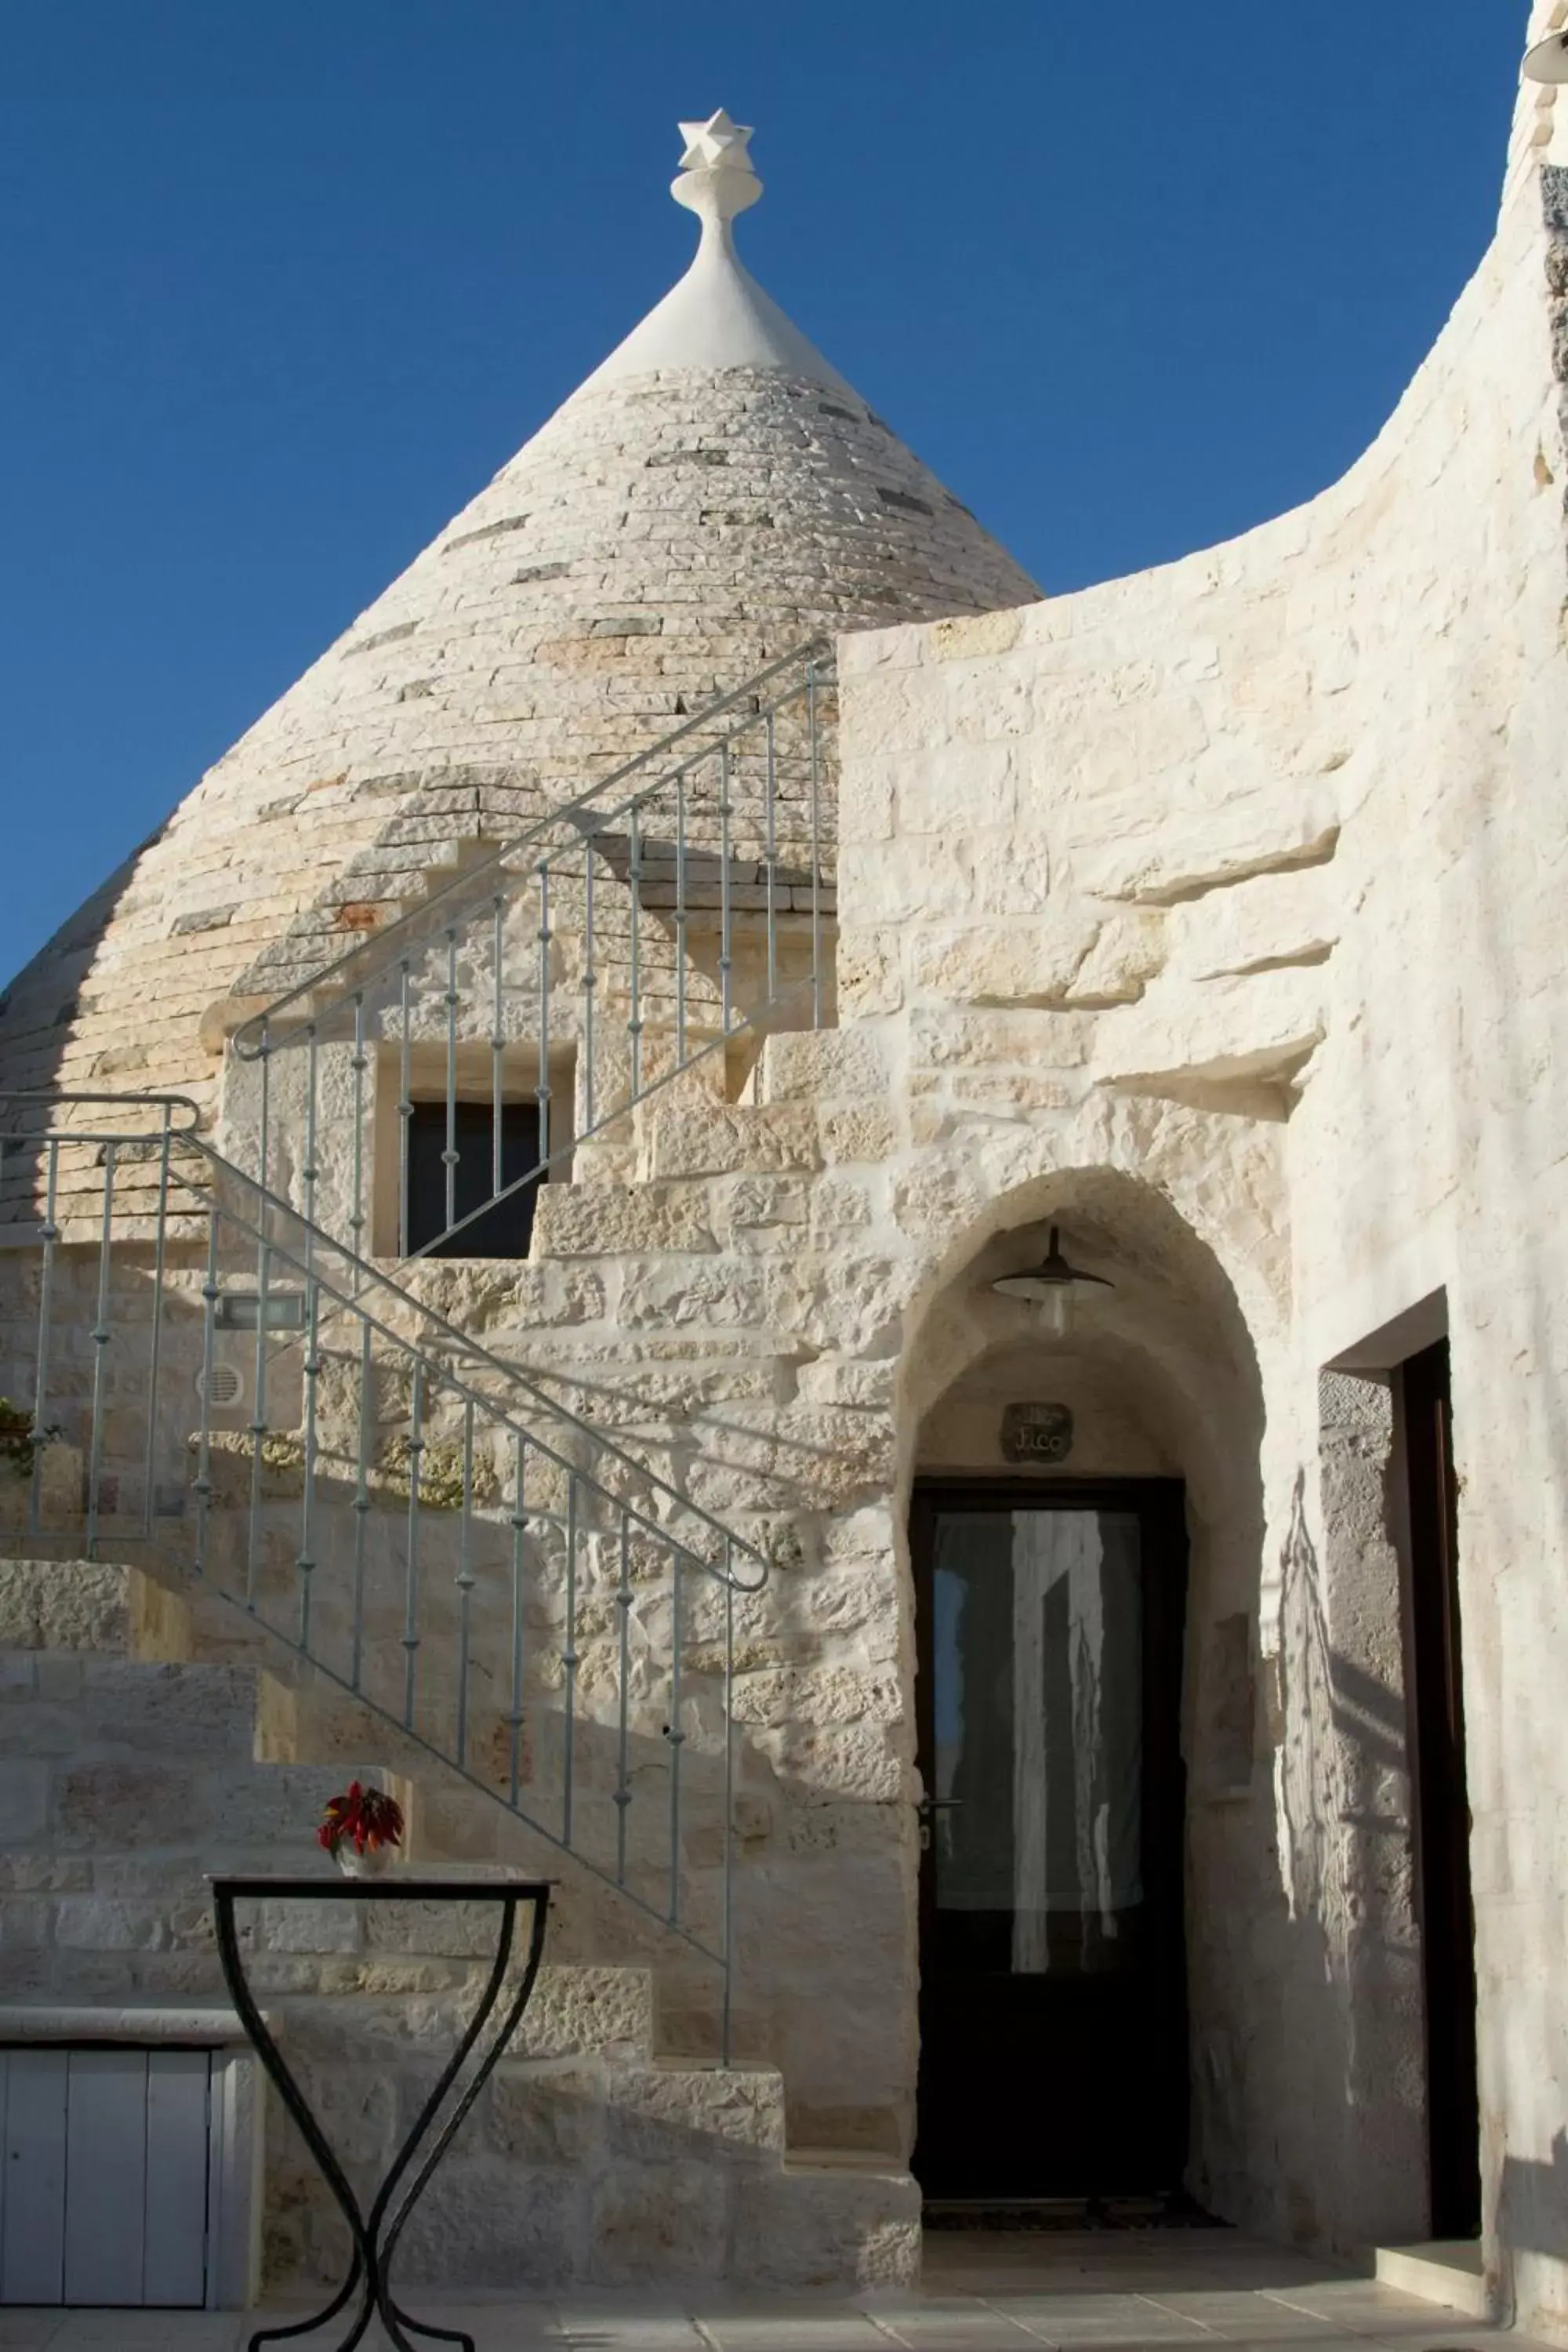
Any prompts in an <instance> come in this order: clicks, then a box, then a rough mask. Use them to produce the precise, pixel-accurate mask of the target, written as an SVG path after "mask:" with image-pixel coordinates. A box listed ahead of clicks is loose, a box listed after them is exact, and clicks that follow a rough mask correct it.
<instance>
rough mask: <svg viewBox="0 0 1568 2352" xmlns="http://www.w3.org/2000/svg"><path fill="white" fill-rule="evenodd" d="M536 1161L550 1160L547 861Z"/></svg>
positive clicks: (544, 865) (546, 870) (543, 867)
mask: <svg viewBox="0 0 1568 2352" xmlns="http://www.w3.org/2000/svg"><path fill="white" fill-rule="evenodd" d="M533 1091H534V1097H535V1099H536V1100H537V1102H538V1104H539V1164H540V1166H541V1167H545V1166H547V1165H548V1163H549V1160H550V861H549V859H548V858H541V859H540V862H539V1072H538V1082H537V1084H536V1085H535V1087H534V1089H533Z"/></svg>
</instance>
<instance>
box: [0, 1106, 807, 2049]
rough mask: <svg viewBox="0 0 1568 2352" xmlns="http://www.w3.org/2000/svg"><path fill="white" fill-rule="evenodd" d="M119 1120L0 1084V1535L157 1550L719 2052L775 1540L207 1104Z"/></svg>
mask: <svg viewBox="0 0 1568 2352" xmlns="http://www.w3.org/2000/svg"><path fill="white" fill-rule="evenodd" d="M111 1104H116V1098H115V1097H102V1096H91V1095H89V1096H69V1095H66V1096H59V1097H53V1098H41V1097H23V1096H15V1095H12V1096H5V1095H0V1129H8V1130H9V1132H6V1133H5V1134H3V1135H0V1195H6V1196H7V1200H8V1205H9V1207H10V1211H11V1221H10V1222H9V1223H0V1243H4V1244H5V1246H4V1248H3V1249H0V1286H3V1287H4V1289H5V1291H6V1292H7V1293H8V1294H9V1295H8V1297H7V1301H6V1304H7V1312H6V1314H5V1318H4V1330H5V1339H4V1358H5V1365H4V1372H3V1374H0V1387H3V1388H4V1392H5V1397H6V1398H8V1399H12V1400H16V1401H18V1403H14V1404H13V1406H12V1408H11V1411H10V1419H9V1421H8V1423H7V1427H6V1432H5V1444H4V1449H3V1453H4V1461H3V1462H0V1534H4V1531H5V1521H6V1519H7V1518H8V1519H9V1521H10V1525H11V1528H12V1530H13V1533H14V1535H15V1536H18V1537H22V1538H25V1539H26V1541H28V1542H30V1543H32V1544H34V1545H35V1546H37V1545H45V1546H49V1547H51V1548H52V1545H53V1541H54V1539H56V1538H58V1539H60V1540H64V1541H68V1542H72V1543H75V1542H79V1541H81V1540H85V1545H86V1549H87V1550H88V1552H89V1555H93V1554H102V1553H104V1552H105V1551H106V1550H107V1551H108V1552H110V1553H114V1552H117V1551H118V1550H119V1549H120V1547H121V1546H122V1545H125V1544H136V1543H142V1544H146V1545H148V1546H149V1547H150V1549H151V1550H152V1552H153V1555H154V1556H155V1557H156V1559H159V1560H160V1561H161V1562H163V1564H164V1565H165V1566H166V1567H168V1568H170V1569H174V1570H181V1571H183V1572H184V1573H185V1574H187V1575H189V1576H190V1577H191V1578H193V1579H195V1580H197V1581H199V1583H200V1584H201V1585H202V1586H203V1587H205V1589H206V1590H208V1591H213V1592H216V1593H217V1594H219V1595H221V1597H222V1598H223V1599H224V1600H225V1601H228V1602H231V1603H232V1604H233V1605H234V1606H235V1607H236V1608H237V1609H238V1610H241V1611H243V1612H245V1614H246V1615H247V1617H248V1618H249V1619H250V1620H252V1621H253V1622H255V1623H257V1624H258V1626H260V1627H262V1628H264V1629H265V1630H266V1632H267V1633H268V1634H270V1635H271V1636H272V1637H274V1639H275V1640H277V1641H278V1642H279V1643H285V1644H287V1646H288V1648H289V1650H290V1651H291V1652H293V1653H295V1654H297V1655H298V1656H299V1657H300V1658H301V1659H304V1660H306V1661H308V1662H309V1664H310V1666H311V1667H312V1668H313V1669H315V1670H316V1671H318V1672H319V1673H321V1674H322V1675H326V1676H328V1677H330V1678H331V1681H333V1682H335V1683H336V1684H338V1685H341V1686H342V1689H343V1690H345V1691H347V1692H349V1693H351V1694H352V1695H353V1697H354V1698H356V1699H357V1700H359V1701H361V1702H362V1703H363V1704H364V1705H366V1706H370V1707H372V1708H374V1710H375V1711H376V1712H377V1713H378V1714H379V1715H380V1716H381V1717H383V1718H384V1719H385V1720H386V1721H387V1722H388V1723H389V1724H392V1725H394V1726H395V1727H396V1728H397V1730H398V1732H399V1733H401V1734H402V1735H403V1736H404V1737H405V1738H408V1739H410V1740H412V1741H414V1742H416V1744H417V1745H418V1746H419V1747H420V1748H424V1749H425V1750H426V1751H427V1752H428V1753H430V1754H431V1755H433V1756H435V1757H437V1758H438V1759H440V1761H441V1762H442V1763H443V1764H445V1765H446V1766H447V1767H448V1768H449V1769H452V1770H454V1771H456V1772H458V1773H459V1774H461V1775H462V1776H463V1777H464V1778H465V1780H468V1782H470V1783H471V1784H473V1786H475V1787H476V1788H478V1789H480V1790H484V1791H485V1792H486V1793H487V1794H488V1795H489V1796H490V1797H492V1798H493V1799H495V1800H496V1801H498V1802H500V1804H502V1805H504V1806H505V1807H507V1808H508V1809H509V1811H511V1812H513V1813H514V1814H516V1815H517V1816H518V1817H519V1818H520V1819H521V1821H523V1822H526V1823H527V1824H528V1825H529V1826H530V1827H531V1829H533V1830H534V1831H536V1832H539V1834H541V1835H542V1836H543V1837H544V1838H546V1839H548V1840H550V1841H551V1842H552V1843H553V1844H555V1845H556V1846H558V1847H560V1848H561V1849H563V1851H565V1852H568V1853H572V1854H574V1856H575V1857H576V1858H577V1860H578V1861H579V1862H580V1863H582V1864H584V1866H585V1867H586V1868H588V1869H589V1870H591V1871H592V1872H594V1873H595V1874H596V1875H597V1876H598V1877H599V1878H601V1879H602V1880H604V1881H605V1882H606V1883H607V1884H608V1885H611V1886H613V1887H614V1888H616V1891H617V1892H618V1893H619V1894H620V1895H624V1896H625V1897H626V1898H627V1899H628V1900H629V1901H631V1902H632V1903H634V1904H635V1905H637V1906H638V1908H639V1909H640V1910H642V1911H643V1912H644V1913H645V1914H647V1915H648V1916H651V1917H653V1918H655V1919H658V1921H660V1922H662V1923H663V1925H664V1926H665V1927H667V1928H668V1929H669V1930H671V1931H672V1932H673V1933H675V1934H676V1935H677V1936H679V1937H681V1938H683V1939H684V1941H685V1942H686V1943H687V1944H688V1945H689V1946H690V1947H691V1948H693V1949H695V1950H696V1951H698V1952H700V1953H701V1954H703V1955H705V1956H706V1957H707V1958H709V1959H710V1961H712V1962H714V1963H716V1964H717V1966H718V1968H719V1969H720V1971H721V1978H722V2024H721V2045H722V2048H723V2051H724V2053H725V2054H726V2055H727V2054H728V2049H729V2018H730V1996H731V1948H732V1937H731V1892H732V1889H731V1876H732V1852H731V1846H732V1838H731V1827H732V1816H733V1799H734V1777H735V1755H734V1742H733V1733H732V1705H731V1702H732V1697H733V1682H734V1673H735V1635H736V1612H737V1605H738V1604H739V1605H741V1606H742V1607H743V1606H744V1596H745V1595H747V1594H749V1593H752V1592H755V1591H757V1590H758V1589H759V1588H760V1587H761V1585H762V1583H763V1580H765V1578H766V1575H767V1559H766V1555H765V1551H764V1550H763V1548H762V1547H761V1545H760V1544H754V1543H752V1542H751V1541H749V1540H748V1539H747V1538H744V1537H742V1536H741V1535H740V1534H738V1533H736V1532H735V1531H734V1530H733V1529H731V1528H727V1527H725V1526H723V1525H722V1524H721V1522H720V1521H718V1520H717V1519H715V1518H713V1517H710V1515H709V1514H708V1513H706V1512H705V1511H703V1510H702V1509H701V1508H700V1507H698V1506H697V1505H696V1504H694V1503H692V1502H691V1501H690V1500H689V1498H688V1496H685V1495H684V1494H683V1493H682V1492H681V1490H680V1487H679V1482H678V1477H677V1475H674V1473H673V1472H671V1474H670V1475H666V1471H665V1470H664V1469H661V1468H660V1467H659V1466H658V1463H657V1462H656V1461H654V1460H652V1459H650V1458H649V1454H648V1451H647V1448H642V1449H639V1447H638V1446H637V1444H636V1443H635V1442H633V1441H632V1440H630V1439H626V1440H625V1441H624V1442H623V1441H622V1440H620V1439H617V1438H616V1437H615V1436H613V1435H611V1434H610V1433H608V1432H606V1431H605V1429H603V1428H601V1427H597V1426H595V1425H594V1424H593V1423H589V1422H587V1421H584V1419H582V1418H581V1417H580V1416H578V1415H576V1414H574V1413H573V1412H570V1411H568V1410H567V1409H566V1408H565V1407H564V1406H563V1405H562V1404H561V1403H560V1402H558V1401H557V1400H555V1399H554V1398H552V1397H551V1396H550V1395H549V1394H547V1393H546V1392H545V1391H544V1390H543V1389H542V1388H541V1386H540V1385H539V1384H538V1382H537V1381H534V1380H533V1379H531V1376H530V1375H528V1374H527V1373H526V1372H522V1371H520V1370H519V1369H518V1367H516V1366H515V1365H513V1364H511V1363H510V1362H507V1361H504V1360H501V1359H500V1358H499V1357H496V1356H494V1355H492V1354H490V1353H489V1352H488V1351H487V1350H486V1349H485V1348H484V1346H483V1344H482V1343H481V1342H480V1341H479V1340H477V1339H475V1337H474V1336H473V1335H472V1334H470V1333H468V1332H466V1331H462V1330H459V1329H458V1328H457V1327H456V1326H454V1325H452V1324H451V1323H449V1322H447V1320H446V1319H445V1318H442V1317H441V1316H440V1315H439V1314H437V1313H436V1312H435V1311H434V1310H432V1309H431V1308H429V1307H426V1306H424V1305H422V1304H421V1303H420V1302H418V1301H417V1300H416V1299H414V1298H412V1297H410V1296H409V1295H408V1293H407V1292H406V1291H405V1290H404V1289H403V1288H401V1287H400V1286H399V1285H397V1284H396V1283H395V1282H394V1281H393V1280H392V1279H391V1278H390V1277H389V1276H386V1275H384V1273H382V1272H381V1271H379V1270H378V1269H377V1268H376V1267H375V1266H374V1265H371V1264H369V1263H367V1262H366V1261H365V1260H364V1259H363V1258H361V1257H360V1256H359V1255H357V1254H356V1253H355V1252H353V1250H352V1249H350V1248H349V1247H348V1246H347V1245H346V1244H343V1243H342V1241H340V1240H338V1239H336V1238H334V1237H333V1236H332V1235H331V1234H327V1233H325V1232H323V1231H322V1230H321V1228H320V1227H318V1226H316V1225H314V1224H312V1223H310V1222H308V1221H307V1220H306V1219H305V1218H304V1217H302V1216H301V1215H300V1213H299V1211H298V1210H297V1209H295V1208H294V1207H293V1206H292V1205H291V1204H289V1202H285V1201H283V1200H282V1199H280V1198H279V1197H278V1196H277V1195H275V1194H272V1193H269V1192H268V1191H267V1190H266V1189H265V1187H263V1186H262V1185H260V1184H258V1182H257V1181H256V1180H255V1179H254V1178H252V1177H250V1176H248V1175H247V1174H246V1173H244V1172H243V1171H240V1170H238V1169H237V1168H236V1167H234V1166H233V1165H232V1164H231V1163H229V1162H228V1161H227V1160H225V1159H224V1158H222V1157H221V1156H220V1155H219V1154H218V1153H217V1152H216V1150H213V1148H212V1147H211V1146H210V1145H209V1144H208V1143H207V1142H206V1141H205V1139H203V1138H202V1137H201V1136H199V1135H198V1134H196V1133H195V1132H194V1127H195V1106H194V1105H192V1104H190V1103H189V1102H187V1101H185V1100H184V1098H182V1097H161V1098H149V1097H141V1098H128V1097H121V1098H119V1099H118V1102H117V1106H116V1108H114V1109H110V1108H109V1106H110V1105H111ZM40 1198H41V1201H42V1203H43V1210H44V1213H43V1216H42V1218H41V1219H39V1218H38V1217H37V1214H36V1205H35V1204H36V1202H37V1200H38V1199H40ZM67 1199H68V1203H69V1224H68V1228H67V1227H66V1226H65V1225H64V1221H63V1214H62V1202H65V1201H66V1200H67ZM67 1234H70V1235H76V1234H81V1235H83V1236H87V1235H89V1234H90V1236H91V1238H85V1237H84V1238H82V1239H80V1240H76V1239H71V1238H68V1237H67ZM18 1405H19V1407H20V1409H18ZM715 1830H718V1831H719V1832H720V1834H719V1835H718V1836H717V1837H715V1836H714V1834H713V1832H714V1831H715Z"/></svg>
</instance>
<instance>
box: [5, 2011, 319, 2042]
mask: <svg viewBox="0 0 1568 2352" xmlns="http://www.w3.org/2000/svg"><path fill="white" fill-rule="evenodd" d="M263 2019H264V2021H265V2022H266V2023H267V2024H268V2026H275V2025H276V2023H277V2020H276V2019H274V2018H272V2017H270V2016H268V2015H267V2013H266V2012H265V2011H263ZM18 2042H26V2043H31V2042H57V2043H58V2042H67V2043H69V2044H70V2045H71V2046H72V2047H73V2048H75V2047H77V2046H78V2045H85V2044H86V2043H88V2042H128V2043H131V2044H132V2045H133V2046H135V2047H137V2048H142V2047H157V2048H168V2049H187V2050H231V2049H235V2048H248V2047H249V2041H248V2037H247V2033H246V2031H245V2028H244V2026H243V2025H242V2024H241V2023H240V2021H239V2018H238V2016H237V2012H236V2011H234V2010H232V2009H195V2008H192V2009H169V2008H165V2007H162V2006H159V2007H149V2008H146V2009H138V2008H136V2007H135V2006H134V2005H131V2006H128V2007H125V2008H120V2009H109V2008H105V2009H93V2008H86V2007H83V2006H82V2005H81V2004H79V2003H75V2004H72V2005H69V2006H66V2007H59V2006H57V2005H56V2004H54V2003H52V2002H46V2001H6V2002H4V2003H0V2049H3V2048H5V2047H6V2046H7V2045H9V2046H12V2047H14V2046H15V2045H16V2044H17V2043H18Z"/></svg>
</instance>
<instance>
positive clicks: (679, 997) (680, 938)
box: [675, 768, 686, 1070]
mask: <svg viewBox="0 0 1568 2352" xmlns="http://www.w3.org/2000/svg"><path fill="white" fill-rule="evenodd" d="M675 1066H676V1068H677V1069H679V1070H683V1069H684V1068H685V1067H686V771H685V769H684V768H682V769H681V770H680V772H679V774H678V775H677V777H676V779H675Z"/></svg>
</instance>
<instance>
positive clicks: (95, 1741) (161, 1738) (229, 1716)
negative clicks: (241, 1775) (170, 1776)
mask: <svg viewBox="0 0 1568 2352" xmlns="http://www.w3.org/2000/svg"><path fill="white" fill-rule="evenodd" d="M257 1682H258V1676H257V1675H256V1672H255V1670H254V1669H253V1668H248V1667H232V1666H210V1665H196V1664H165V1663H162V1662H156V1661H154V1662H149V1663H143V1662H142V1661H141V1660H140V1659H133V1658H125V1657H121V1656H115V1655H110V1654H102V1653H98V1652H93V1651H90V1650H89V1651H85V1652H83V1651H65V1652H60V1651H54V1650H13V1649H5V1648H0V1756H29V1757H46V1756H53V1757H70V1758H71V1759H73V1760H74V1761H75V1762H76V1763H77V1764H79V1765H84V1766H85V1765H88V1764H100V1763H101V1764H111V1763H122V1764H135V1763H139V1762H145V1763H153V1762H157V1761H163V1762H171V1761H179V1762H181V1763H186V1764H188V1763H190V1762H194V1761H195V1760H197V1759H206V1760H209V1761H215V1762H216V1761H228V1762H230V1763H236V1762H238V1763H248V1762H249V1761H250V1760H251V1759H252V1757H253V1754H254V1750H255V1744H256V1714H257Z"/></svg>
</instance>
